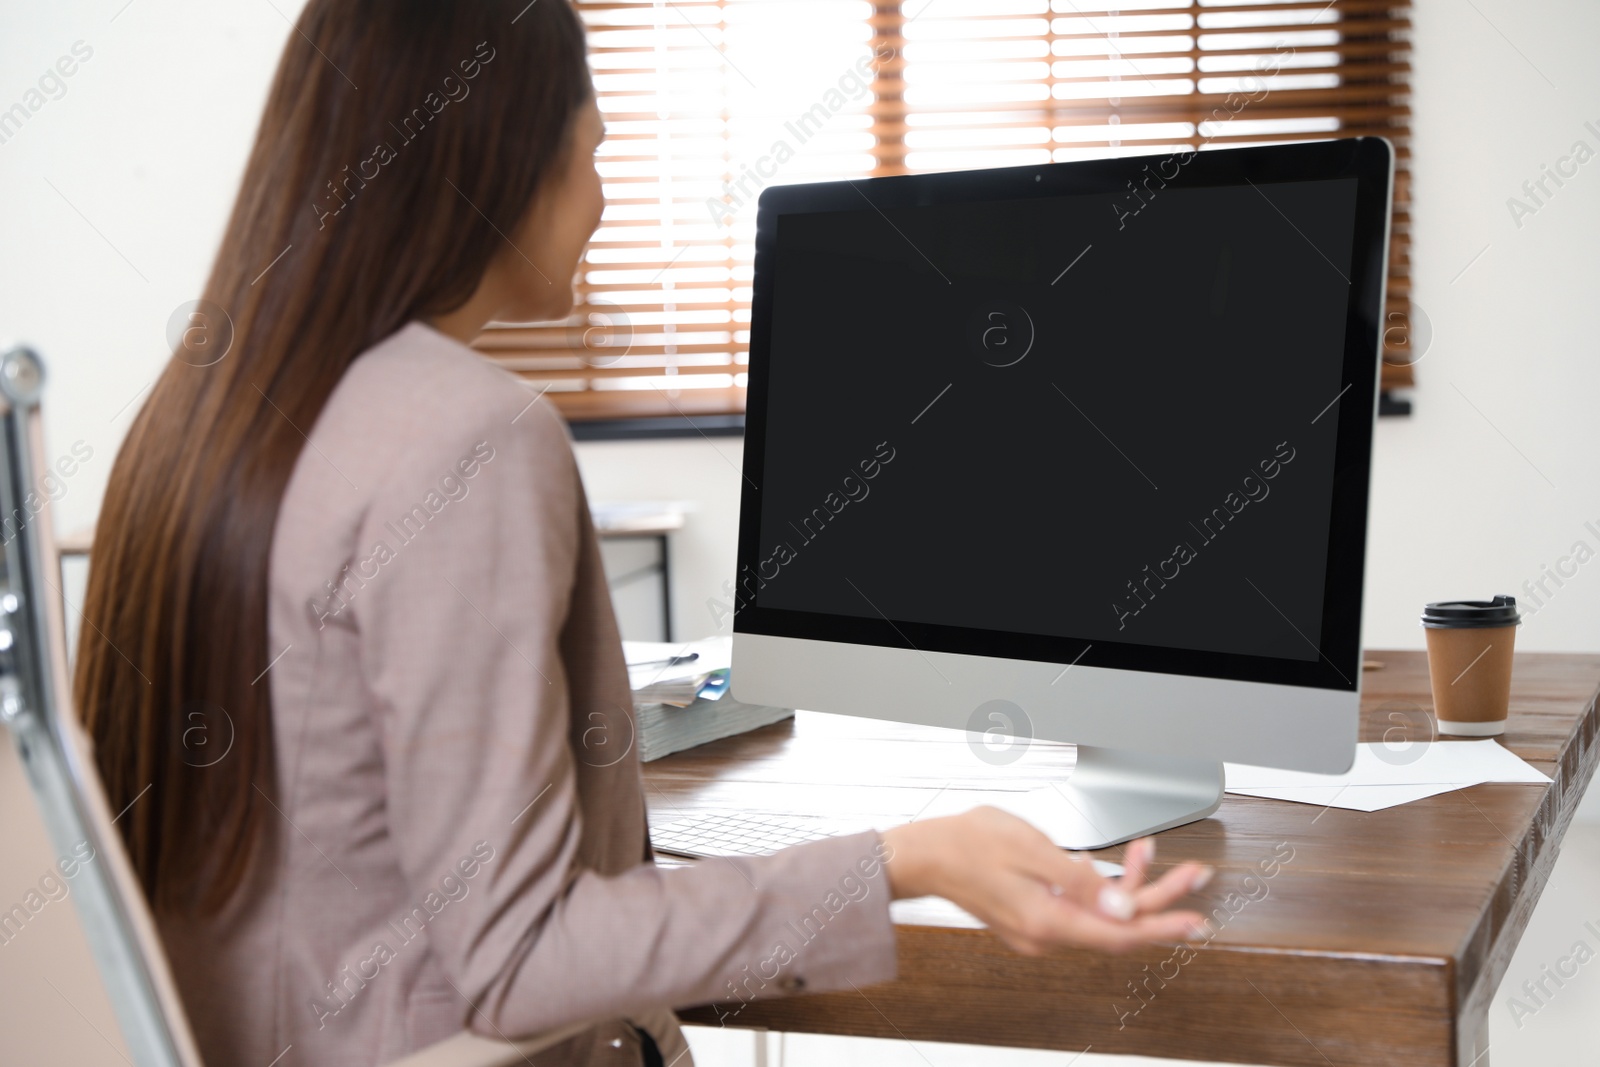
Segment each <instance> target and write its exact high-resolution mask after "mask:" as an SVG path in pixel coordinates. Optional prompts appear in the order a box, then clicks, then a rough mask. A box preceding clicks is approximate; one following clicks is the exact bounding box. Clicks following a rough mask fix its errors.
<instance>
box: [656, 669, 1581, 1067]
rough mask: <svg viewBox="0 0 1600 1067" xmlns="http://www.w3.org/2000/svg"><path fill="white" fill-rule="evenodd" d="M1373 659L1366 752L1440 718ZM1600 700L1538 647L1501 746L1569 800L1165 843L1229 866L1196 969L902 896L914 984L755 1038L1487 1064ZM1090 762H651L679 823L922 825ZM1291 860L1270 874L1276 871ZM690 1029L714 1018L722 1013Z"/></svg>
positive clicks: (818, 739)
mask: <svg viewBox="0 0 1600 1067" xmlns="http://www.w3.org/2000/svg"><path fill="white" fill-rule="evenodd" d="M1370 655H1371V657H1372V658H1374V659H1376V660H1379V661H1382V662H1383V663H1384V664H1385V666H1384V667H1383V668H1382V669H1379V670H1370V671H1367V672H1366V673H1365V676H1364V684H1363V692H1364V699H1363V701H1362V711H1363V722H1362V733H1361V739H1362V740H1364V741H1376V740H1381V739H1382V738H1383V735H1384V731H1385V730H1386V729H1388V728H1390V727H1391V726H1393V725H1394V720H1391V718H1390V717H1389V713H1390V712H1391V711H1397V710H1398V711H1402V712H1403V711H1407V710H1410V711H1412V712H1413V713H1415V712H1416V710H1417V709H1419V708H1420V709H1428V710H1431V708H1432V700H1431V697H1430V696H1429V692H1428V676H1427V670H1426V665H1425V662H1424V658H1423V656H1422V654H1421V653H1419V652H1374V653H1371V654H1370ZM1597 691H1600V656H1591V655H1549V654H1543V655H1525V654H1519V655H1518V656H1517V659H1516V667H1515V674H1514V677H1513V681H1512V694H1511V718H1510V722H1509V725H1508V730H1507V733H1506V735H1505V736H1504V738H1502V741H1503V742H1504V743H1505V744H1506V745H1507V746H1508V747H1509V748H1510V749H1511V750H1512V751H1514V752H1516V753H1517V754H1518V755H1520V756H1522V757H1523V758H1524V759H1526V760H1528V761H1529V762H1530V763H1532V764H1533V765H1534V766H1536V767H1538V768H1539V769H1540V770H1542V771H1544V772H1545V773H1546V774H1549V775H1550V776H1551V778H1552V779H1553V780H1554V781H1553V782H1552V784H1550V785H1548V786H1545V785H1509V784H1495V785H1480V786H1475V787H1473V788H1471V789H1466V790H1458V791H1456V792H1451V793H1445V794H1442V795H1440V796H1437V797H1431V798H1429V799H1427V800H1422V801H1418V802H1416V803H1413V804H1406V805H1402V806H1400V807H1397V808H1391V809H1388V810H1386V811H1379V812H1373V813H1366V812H1359V811H1347V810H1344V809H1341V808H1329V809H1326V810H1322V809H1319V808H1317V807H1312V806H1309V805H1303V804H1292V803H1286V802H1282V801H1270V800H1258V799H1255V798H1251V797H1238V796H1232V795H1230V796H1228V797H1227V798H1226V799H1225V800H1224V801H1223V803H1222V807H1221V808H1220V809H1219V810H1218V811H1217V813H1216V814H1215V815H1213V816H1212V817H1211V818H1209V819H1206V820H1204V821H1202V822H1199V823H1192V824H1190V825H1188V826H1182V827H1179V828H1177V829H1174V830H1169V831H1166V832H1165V833H1162V834H1161V835H1160V847H1159V849H1158V855H1157V857H1156V860H1157V862H1156V870H1157V872H1159V871H1160V870H1164V869H1166V867H1168V866H1171V865H1173V864H1176V863H1178V862H1181V861H1183V860H1188V859H1194V860H1203V861H1205V862H1207V863H1211V864H1214V865H1215V866H1216V867H1217V876H1216V878H1215V879H1214V880H1213V881H1212V883H1211V884H1210V885H1208V886H1207V887H1206V888H1205V890H1204V891H1202V892H1201V893H1200V894H1197V895H1196V896H1195V897H1193V898H1190V900H1189V901H1188V902H1187V903H1188V904H1190V905H1193V906H1196V907H1197V908H1198V910H1200V911H1202V912H1213V911H1214V910H1216V909H1221V912H1220V914H1221V915H1223V916H1225V917H1226V922H1225V924H1224V925H1223V926H1222V928H1221V930H1220V932H1219V933H1218V934H1217V935H1216V936H1215V938H1214V939H1213V940H1212V941H1211V942H1210V943H1209V944H1208V945H1205V946H1204V947H1200V948H1198V949H1197V950H1196V951H1195V954H1194V957H1193V958H1192V959H1191V960H1189V961H1188V962H1187V963H1186V964H1185V965H1181V966H1179V965H1178V964H1177V962H1176V961H1173V960H1172V957H1173V952H1174V949H1173V948H1172V947H1170V946H1169V947H1156V948H1151V949H1148V950H1142V951H1140V952H1137V953H1132V954H1129V955H1125V956H1115V957H1113V956H1106V955H1100V954H1096V953H1091V952H1070V953H1065V954H1063V955H1061V956H1057V957H1051V958H1049V959H1037V958H1025V957H1022V956H1018V955H1015V954H1013V953H1011V952H1010V951H1009V950H1007V949H1006V948H1005V947H1004V946H1003V945H1002V944H1001V943H1000V942H999V941H998V940H997V939H995V938H994V937H992V936H991V935H990V934H988V933H987V932H986V931H983V930H981V929H977V928H976V923H975V922H974V921H973V920H972V919H971V918H970V917H969V916H967V915H966V914H965V913H963V912H961V911H959V910H957V909H955V908H953V907H951V906H950V905H948V904H945V903H944V902H942V901H937V900H918V901H901V902H897V903H896V904H895V905H894V906H893V914H894V918H895V921H896V923H897V924H898V935H899V959H900V977H899V978H898V979H897V980H896V981H894V982H891V983H887V984H884V985H878V986H872V987H868V988H865V989H862V990H860V991H852V992H844V993H829V994H818V995H807V996H800V997H792V998H785V999H776V1000H763V1001H756V1002H753V1003H749V1004H746V1005H745V1006H744V1007H743V1009H742V1010H741V1011H740V1012H739V1015H738V1019H737V1023H738V1025H740V1026H756V1027H766V1028H770V1029H773V1030H787V1031H807V1032H814V1033H833V1034H852V1035H859V1036H869V1037H884V1038H910V1039H914V1040H924V1041H954V1042H969V1043H974V1044H986V1045H1015V1046H1027V1047H1035V1048H1050V1049H1062V1050H1071V1051H1081V1050H1083V1049H1085V1048H1086V1047H1087V1048H1092V1049H1093V1050H1094V1051H1096V1052H1101V1053H1122V1054H1141V1055H1146V1056H1163V1057H1172V1058H1174V1059H1209V1060H1221V1061H1227V1062H1235V1063H1270V1064H1295V1065H1306V1067H1329V1065H1336V1067H1347V1065H1348V1067H1355V1065H1362V1067H1365V1065H1372V1064H1379V1065H1385V1067H1412V1065H1417V1067H1422V1065H1428V1067H1445V1065H1448V1067H1468V1065H1472V1067H1487V1064H1488V1062H1489V1056H1488V1055H1487V1033H1488V1025H1487V1012H1488V1010H1489V1008H1490V999H1491V998H1492V997H1493V996H1494V994H1495V991H1496V989H1497V987H1498V984H1499V982H1500V979H1501V977H1502V976H1503V975H1504V973H1505V970H1506V966H1507V964H1508V963H1509V961H1510V959H1511V955H1512V952H1513V950H1514V949H1515V948H1516V946H1517V942H1518V940H1519V939H1520V938H1521V936H1522V932H1523V930H1524V929H1525V928H1526V926H1527V923H1528V917H1529V915H1530V913H1531V912H1532V910H1533V907H1534V905H1535V904H1536V903H1537V902H1538V900H1539V894H1540V892H1541V890H1542V889H1543V888H1544V884H1545V881H1546V879H1547V878H1548V877H1549V874H1550V868H1551V866H1552V865H1553V864H1554V862H1555V858H1556V854H1557V852H1558V851H1559V849H1560V844H1561V839H1562V836H1563V834H1564V833H1565V832H1566V829H1567V825H1568V823H1569V821H1570V820H1571V818H1572V814H1573V811H1574V810H1575V809H1576V808H1577V806H1578V801H1579V799H1580V797H1581V796H1582V793H1583V790H1584V787H1585V785H1586V784H1587V783H1588V781H1589V778H1590V776H1591V775H1592V774H1593V773H1594V769H1595V762H1596V759H1597V757H1600V745H1596V743H1595V741H1596V736H1595V735H1596V731H1597V717H1596V703H1595V698H1596V694H1597ZM1073 751H1074V750H1073V748H1072V747H1071V746H1068V745H1056V744H1047V743H1042V742H1041V743H1035V744H1034V745H1033V746H1031V748H1030V749H1029V750H1028V752H1027V753H1026V754H1025V755H1024V756H1023V758H1022V759H1021V760H1019V761H1017V762H1016V763H1014V764H1011V765H1010V766H1007V767H1000V768H997V767H992V766H990V765H989V764H986V763H984V762H982V761H980V760H979V759H977V758H976V757H975V756H974V755H973V753H972V752H971V751H970V750H969V749H968V748H967V744H966V738H965V735H964V734H962V733H959V732H954V731H942V730H934V729H929V728H924V727H914V726H905V725H900V724H895V723H888V722H878V721H874V720H866V719H854V718H848V717H844V716H833V715H821V714H816V713H809V712H800V713H799V714H797V715H796V717H795V718H794V719H793V720H792V721H787V722H784V723H779V724H777V725H774V726H770V727H766V728H764V729H762V730H759V731H756V732H754V733H751V734H746V735H744V736H742V737H737V738H730V739H728V740H726V741H719V742H716V743H714V744H711V745H706V746H703V747H701V748H697V749H694V750H692V751H690V752H685V753H680V754H678V755H675V756H669V757H667V758H665V759H662V760H659V761H657V762H654V763H650V764H648V765H646V767H645V777H646V780H647V789H646V792H647V795H648V798H649V801H650V806H651V810H652V817H653V818H664V819H668V820H670V819H671V818H672V817H674V816H677V815H680V814H682V813H686V812H691V811H694V810H697V809H699V810H706V809H713V810H716V809H721V810H727V809H744V810H756V811H774V812H809V813H816V814H820V815H836V816H843V815H850V816H857V817H860V816H865V817H867V818H871V819H876V818H878V817H893V818H910V817H913V816H914V815H916V814H917V813H918V811H919V810H920V809H922V808H923V807H924V806H925V805H926V804H928V803H929V801H930V800H931V799H932V798H933V797H934V795H935V794H936V793H937V792H938V791H939V790H940V789H943V788H950V789H979V788H996V787H1001V788H1014V787H1017V786H1018V785H1022V784H1025V785H1028V786H1032V785H1035V784H1041V783H1043V782H1044V780H1045V779H1046V778H1047V777H1051V776H1061V775H1065V774H1066V773H1067V772H1068V771H1069V770H1070V769H1071V767H1072V763H1073ZM1288 849H1292V850H1293V852H1292V858H1291V859H1289V860H1288V861H1287V862H1285V863H1283V864H1282V866H1281V867H1279V868H1277V870H1276V873H1275V875H1274V876H1272V877H1270V878H1264V877H1263V876H1262V875H1261V873H1260V871H1259V869H1258V865H1259V864H1261V863H1262V862H1263V861H1268V860H1270V859H1272V858H1273V857H1274V855H1275V850H1278V852H1277V854H1278V855H1282V854H1283V853H1284V852H1286V851H1287V850H1288ZM1097 855H1102V856H1103V857H1104V858H1106V859H1112V860H1120V859H1121V849H1120V848H1112V849H1106V850H1103V852H1102V853H1098V854H1097ZM1163 861H1164V862H1163ZM1252 875H1253V880H1252V881H1250V882H1246V878H1247V877H1250V876H1252ZM1230 893H1231V894H1234V896H1233V897H1232V898H1231V899H1232V902H1233V906H1234V908H1236V909H1237V912H1236V913H1233V911H1232V909H1230V908H1229V907H1228V901H1229V899H1230V898H1229V895H1230ZM1241 901H1243V902H1244V903H1240V902H1241ZM1135 985H1137V986H1138V990H1139V992H1138V993H1137V994H1136V993H1135V992H1134V986H1135ZM1135 1012H1136V1014H1134V1013H1135ZM684 1017H685V1018H686V1020H688V1021H691V1022H697V1023H702V1024H705V1025H712V1026H715V1025H717V1013H716V1011H715V1009H712V1008H700V1009H695V1010H693V1011H689V1012H687V1013H684Z"/></svg>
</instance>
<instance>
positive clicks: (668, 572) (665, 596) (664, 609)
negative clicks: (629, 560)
mask: <svg viewBox="0 0 1600 1067" xmlns="http://www.w3.org/2000/svg"><path fill="white" fill-rule="evenodd" d="M668 537H669V535H668V534H662V535H661V537H660V540H661V640H663V641H667V642H671V641H672V556H671V551H672V550H671V545H670V542H669V540H668Z"/></svg>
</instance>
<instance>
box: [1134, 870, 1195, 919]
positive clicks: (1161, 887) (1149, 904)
mask: <svg viewBox="0 0 1600 1067" xmlns="http://www.w3.org/2000/svg"><path fill="white" fill-rule="evenodd" d="M1209 881H1211V868H1210V867H1207V866H1205V865H1204V864H1200V863H1182V864H1179V865H1178V866H1176V867H1174V868H1172V870H1170V871H1168V872H1167V873H1166V874H1163V875H1162V876H1161V877H1160V878H1158V879H1156V880H1155V881H1154V882H1151V883H1150V884H1149V885H1147V886H1144V887H1143V888H1141V889H1138V890H1136V891H1135V892H1134V893H1133V901H1134V906H1135V912H1136V914H1139V915H1147V914H1150V913H1153V912H1158V911H1165V910H1166V909H1167V908H1170V907H1171V906H1172V905H1173V904H1176V903H1177V902H1178V901H1180V900H1182V899H1183V898H1184V897H1186V896H1188V895H1189V894H1190V893H1193V892H1195V891H1196V890H1198V889H1200V888H1202V887H1204V886H1205V884H1206V883H1207V882H1209Z"/></svg>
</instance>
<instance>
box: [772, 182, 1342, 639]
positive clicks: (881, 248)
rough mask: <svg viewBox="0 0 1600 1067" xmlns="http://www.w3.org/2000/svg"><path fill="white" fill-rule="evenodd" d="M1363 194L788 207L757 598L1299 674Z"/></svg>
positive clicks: (1312, 615)
mask: <svg viewBox="0 0 1600 1067" xmlns="http://www.w3.org/2000/svg"><path fill="white" fill-rule="evenodd" d="M1356 186H1357V182H1356V179H1354V178H1349V179H1339V180H1328V181H1304V182H1280V183H1271V184H1261V185H1259V186H1252V185H1248V184H1246V185H1242V186H1232V185H1228V186H1216V187H1200V188H1177V187H1174V188H1167V189H1163V190H1161V191H1160V192H1159V194H1157V195H1156V196H1155V197H1154V198H1152V199H1150V200H1149V201H1148V202H1147V203H1144V204H1143V206H1142V207H1140V210H1139V211H1138V212H1137V214H1131V213H1129V210H1128V205H1130V204H1132V205H1133V206H1139V202H1138V201H1133V200H1130V199H1129V198H1128V197H1126V196H1115V195H1100V194H1095V195H1080V196H1050V197H1035V198H1029V199H1018V200H1007V201H989V202H979V203H953V204H948V203H947V204H930V205H923V206H914V207H907V206H897V207H894V208H891V209H888V210H880V209H878V208H876V207H875V206H874V205H873V204H872V203H871V202H869V201H868V200H867V199H866V198H865V196H863V200H862V204H861V209H860V210H848V211H828V212H805V213H794V214H785V215H780V216H779V217H778V218H777V229H776V242H775V250H776V251H775V255H774V257H773V261H772V269H773V271H774V275H773V281H772V290H771V292H772V302H771V330H770V339H769V348H768V353H769V354H768V362H767V370H766V372H767V374H768V375H769V378H768V385H767V389H766V391H765V392H766V405H765V412H764V414H765V450H764V453H763V465H762V466H763V469H762V480H761V484H760V486H759V501H760V505H759V516H760V518H759V541H760V545H761V559H760V562H759V565H758V567H757V568H756V569H757V570H758V571H759V576H760V582H759V583H755V584H754V597H755V603H756V604H757V605H758V606H759V607H760V608H761V609H763V610H766V609H776V610H787V611H803V612H813V613H818V614H823V615H834V616H841V615H842V616H854V617H861V618H884V619H888V620H890V621H891V622H912V623H928V624H936V625H945V626H953V627H964V628H970V629H976V630H985V631H993V632H1000V633H1016V634H1040V635H1052V636H1058V637H1064V638H1077V639H1082V640H1086V641H1097V640H1100V641H1118V642H1126V643H1130V644H1135V645H1154V646H1164V647H1169V648H1180V649H1192V650H1197V651H1216V652H1228V653H1239V654H1245V655H1255V656H1265V657H1272V658H1278V659H1289V660H1315V659H1317V658H1318V655H1319V653H1318V651H1317V646H1318V644H1319V642H1320V640H1321V632H1320V631H1321V620H1322V615H1323V595H1324V583H1325V579H1326V573H1327V558H1328V538H1329V521H1330V508H1331V501H1332V492H1333V484H1332V479H1333V470H1334V451H1335V450H1334V446H1335V436H1336V430H1335V427H1336V422H1337V420H1336V418H1334V417H1333V415H1332V414H1331V413H1329V408H1330V406H1331V405H1333V404H1335V403H1336V401H1337V398H1338V397H1339V395H1340V394H1341V388H1342V385H1341V381H1340V376H1341V368H1342V366H1343V362H1344V352H1345V337H1344V333H1345V323H1346V315H1347V304H1348V301H1349V284H1350V283H1349V281H1348V279H1349V276H1350V273H1351V259H1352V243H1353V238H1354V224H1355V209H1356ZM748 577H749V576H748V575H742V578H741V580H742V581H745V580H746V579H747V578H748ZM748 587H749V586H747V588H748Z"/></svg>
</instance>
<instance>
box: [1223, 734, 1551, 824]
mask: <svg viewBox="0 0 1600 1067" xmlns="http://www.w3.org/2000/svg"><path fill="white" fill-rule="evenodd" d="M1223 767H1224V769H1225V772H1226V781H1227V790H1228V792H1230V793H1236V794H1240V795H1242V796H1252V797H1263V798H1265V799H1268V800H1288V801H1292V802H1294V803H1297V804H1316V805H1318V806H1319V807H1326V806H1332V807H1336V808H1350V809H1352V810H1354V811H1380V810H1382V809H1384V808H1392V807H1395V806H1396V805H1399V804H1409V803H1410V802H1412V801H1414V800H1421V799H1423V798H1424V797H1431V796H1437V795H1438V794H1440V793H1448V792H1450V791H1451V790H1454V789H1465V788H1467V787H1468V786H1474V785H1481V784H1482V783H1484V782H1528V783H1537V782H1548V781H1550V776H1549V775H1547V774H1545V773H1544V772H1542V771H1540V770H1538V769H1537V768H1535V767H1533V766H1532V765H1531V764H1529V763H1528V762H1527V761H1525V760H1523V759H1522V758H1521V757H1519V756H1517V755H1516V754H1515V753H1514V752H1512V751H1511V750H1510V749H1508V748H1506V747H1505V746H1504V745H1502V744H1500V742H1499V741H1497V740H1495V739H1494V738H1492V737H1490V738H1484V739H1482V740H1477V741H1433V742H1428V743H1418V744H1413V745H1407V746H1387V745H1385V744H1384V743H1383V742H1381V741H1373V742H1368V743H1366V744H1361V745H1357V746H1356V758H1355V763H1354V765H1353V766H1351V768H1350V770H1349V771H1347V772H1346V773H1344V774H1311V773H1308V772H1306V771H1286V770H1280V769H1278V768H1276V767H1257V766H1252V765H1250V764H1246V763H1225V764H1223Z"/></svg>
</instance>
